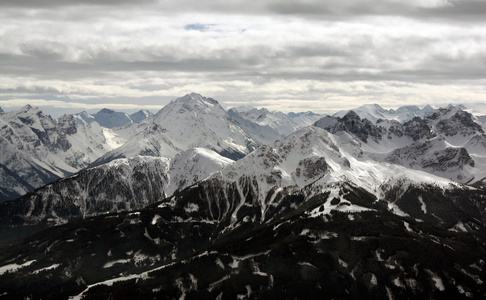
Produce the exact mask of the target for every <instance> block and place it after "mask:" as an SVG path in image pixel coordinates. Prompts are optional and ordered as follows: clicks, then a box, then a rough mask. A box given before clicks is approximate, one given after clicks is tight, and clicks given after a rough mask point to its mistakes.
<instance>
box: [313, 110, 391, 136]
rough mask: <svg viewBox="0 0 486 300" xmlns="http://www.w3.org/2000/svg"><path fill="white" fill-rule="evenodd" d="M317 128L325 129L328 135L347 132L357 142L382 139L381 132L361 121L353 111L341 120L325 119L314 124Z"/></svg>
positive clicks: (367, 122)
mask: <svg viewBox="0 0 486 300" xmlns="http://www.w3.org/2000/svg"><path fill="white" fill-rule="evenodd" d="M315 125H316V126H317V127H320V128H323V129H326V130H327V131H329V132H330V133H333V134H334V133H339V132H343V131H346V132H349V133H351V134H353V135H355V136H356V137H357V138H358V139H359V140H361V141H363V142H365V143H366V142H367V141H368V138H371V139H373V140H375V141H376V140H379V139H381V138H382V135H383V130H382V129H381V128H380V127H378V126H376V125H374V124H373V123H371V122H370V121H369V120H367V119H361V118H360V117H359V116H358V114H357V113H355V112H354V111H352V110H351V111H349V112H348V113H347V114H346V115H344V116H343V117H342V118H337V119H334V118H332V117H327V118H325V119H323V120H320V121H317V122H316V123H315Z"/></svg>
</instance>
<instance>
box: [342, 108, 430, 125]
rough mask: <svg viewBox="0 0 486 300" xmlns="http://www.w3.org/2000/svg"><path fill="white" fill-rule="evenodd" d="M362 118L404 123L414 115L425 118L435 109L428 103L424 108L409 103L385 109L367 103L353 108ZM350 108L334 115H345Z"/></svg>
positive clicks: (372, 120)
mask: <svg viewBox="0 0 486 300" xmlns="http://www.w3.org/2000/svg"><path fill="white" fill-rule="evenodd" d="M352 110H353V111H354V112H356V113H357V114H358V115H359V116H360V117H361V118H362V119H368V120H369V121H371V122H373V123H376V122H377V121H378V120H380V119H387V120H395V121H397V122H399V123H404V122H407V121H409V120H411V119H412V118H414V117H421V118H423V117H424V116H425V115H427V114H428V113H430V112H432V111H433V110H434V109H433V108H432V107H431V106H430V105H427V106H425V107H424V108H422V109H421V108H419V107H418V106H415V105H407V106H402V107H399V108H397V109H396V110H394V109H385V108H383V107H381V106H380V105H378V104H365V105H362V106H360V107H357V108H353V109H352ZM347 112H348V110H343V111H339V112H337V113H335V114H334V117H343V116H344V115H345V114H346V113H347Z"/></svg>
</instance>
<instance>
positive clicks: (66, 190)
mask: <svg viewBox="0 0 486 300" xmlns="http://www.w3.org/2000/svg"><path fill="white" fill-rule="evenodd" d="M482 120H483V118H482V117H481V116H477V117H476V116H474V115H472V114H471V113H469V112H467V109H466V108H465V107H461V106H457V107H455V106H448V107H445V108H437V109H434V108H432V107H430V106H426V107H424V108H418V107H414V106H404V107H402V108H399V109H397V110H386V109H384V108H382V107H380V106H378V105H365V106H362V107H360V108H357V109H354V110H351V111H345V112H339V113H337V114H335V115H333V116H323V115H318V114H315V113H312V112H305V113H290V114H284V113H281V112H275V111H269V110H267V109H265V108H260V109H257V108H253V107H236V108H232V109H230V110H228V111H226V110H225V109H224V108H223V107H221V105H220V104H219V103H218V102H217V101H216V100H214V99H211V98H206V97H203V96H201V95H199V94H195V93H192V94H188V95H186V96H184V97H181V98H178V99H175V100H173V101H171V102H170V103H169V104H168V105H166V106H165V107H164V108H162V109H161V110H160V111H159V112H157V113H155V114H152V113H150V112H148V111H140V112H138V113H135V114H132V115H127V114H123V113H118V112H115V111H112V110H109V109H103V110H102V111H100V112H99V113H97V114H95V115H90V114H88V113H86V112H83V113H79V114H76V115H64V116H62V117H61V118H59V119H57V120H55V119H53V118H51V117H50V116H47V115H44V114H43V113H42V112H41V111H40V110H39V109H37V108H32V107H30V106H26V107H24V108H22V109H21V110H19V111H11V112H3V111H1V109H0V145H1V148H0V151H1V161H0V172H1V174H2V176H1V177H0V178H1V182H0V192H1V196H2V202H4V203H2V204H0V299H4V298H5V299H25V298H29V299H149V298H150V299H416V298H420V299H478V298H484V295H485V294H486V283H485V282H486V262H485V258H486V190H485V187H486V182H485V178H486V134H485V132H484V129H485V127H484V124H483V123H482Z"/></svg>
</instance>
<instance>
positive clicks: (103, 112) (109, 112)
mask: <svg viewBox="0 0 486 300" xmlns="http://www.w3.org/2000/svg"><path fill="white" fill-rule="evenodd" d="M113 113H115V111H114V110H113V109H109V108H103V109H102V110H100V111H99V112H97V114H113Z"/></svg>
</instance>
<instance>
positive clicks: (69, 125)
mask: <svg viewBox="0 0 486 300" xmlns="http://www.w3.org/2000/svg"><path fill="white" fill-rule="evenodd" d="M0 145H1V152H2V155H1V158H0V164H2V165H3V166H4V167H6V168H8V169H9V171H10V172H12V173H13V174H16V176H18V177H19V178H21V179H22V181H24V182H26V183H27V184H28V185H30V186H32V187H34V188H37V187H39V186H42V185H44V184H46V183H49V182H52V181H54V180H56V179H58V178H60V177H63V176H65V175H68V174H72V173H74V172H76V171H77V170H80V169H81V168H84V167H86V166H87V165H88V164H90V163H91V162H92V161H94V160H95V159H96V158H98V157H99V156H101V155H102V154H104V153H105V152H107V151H109V150H111V149H113V148H112V145H110V144H109V143H107V139H106V137H105V133H104V131H103V129H102V128H101V127H99V125H97V124H93V125H82V124H76V122H75V118H74V117H73V116H71V115H64V116H62V117H61V118H60V119H59V120H54V119H52V118H51V117H50V116H47V115H44V114H43V113H42V111H40V110H39V109H38V108H33V107H31V106H25V107H24V108H22V109H21V110H19V111H12V112H8V113H3V114H1V115H0ZM21 185H24V186H25V184H23V183H19V186H21ZM1 187H2V188H4V187H5V188H7V187H6V186H5V185H3V184H2V185H1ZM20 195H21V194H19V193H17V194H16V196H20ZM8 199H9V198H7V199H2V200H3V201H4V200H8Z"/></svg>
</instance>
